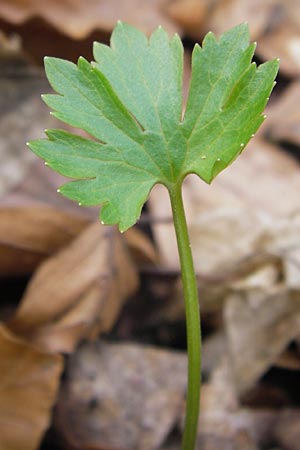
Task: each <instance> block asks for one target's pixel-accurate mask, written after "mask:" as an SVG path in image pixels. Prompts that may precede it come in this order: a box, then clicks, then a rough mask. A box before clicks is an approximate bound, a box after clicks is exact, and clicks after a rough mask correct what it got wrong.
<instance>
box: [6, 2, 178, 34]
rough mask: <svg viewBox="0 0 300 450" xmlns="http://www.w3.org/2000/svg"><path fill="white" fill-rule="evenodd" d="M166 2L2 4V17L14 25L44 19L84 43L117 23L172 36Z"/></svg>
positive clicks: (172, 28)
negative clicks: (97, 30)
mask: <svg viewBox="0 0 300 450" xmlns="http://www.w3.org/2000/svg"><path fill="white" fill-rule="evenodd" d="M165 3H166V0H155V1H152V2H149V1H147V0H144V1H143V2H141V1H139V0H126V1H123V2H119V1H118V0H87V1H85V2H84V3H82V2H81V1H80V0H64V1H57V0H48V1H47V3H46V4H45V2H43V4H42V3H41V2H39V1H38V0H2V1H1V3H0V17H1V18H2V19H4V20H6V21H7V22H11V23H14V24H20V23H24V22H25V21H28V20H29V19H30V18H32V17H38V18H42V19H43V20H45V21H46V22H48V23H50V24H51V25H52V26H54V27H56V28H57V29H58V30H60V31H61V32H62V33H65V34H67V35H68V36H71V37H72V38H74V39H82V38H84V37H86V36H88V35H89V34H90V33H91V32H92V31H94V30H96V29H100V30H102V31H108V32H111V30H112V29H113V27H114V25H115V23H116V22H117V20H123V21H125V22H128V23H130V24H132V25H136V26H138V27H139V28H141V29H142V30H143V31H144V32H147V33H150V32H151V31H153V29H154V28H156V27H157V26H158V25H162V26H163V27H164V28H166V29H167V30H169V31H170V32H173V31H175V28H176V27H175V25H174V24H173V23H172V21H171V20H170V19H169V18H168V17H167V16H165V15H164V13H163V6H164V4H165Z"/></svg>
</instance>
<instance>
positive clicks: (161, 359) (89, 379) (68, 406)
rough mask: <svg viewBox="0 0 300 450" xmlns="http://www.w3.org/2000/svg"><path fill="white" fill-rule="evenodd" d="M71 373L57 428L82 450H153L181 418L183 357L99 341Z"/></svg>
mask: <svg viewBox="0 0 300 450" xmlns="http://www.w3.org/2000/svg"><path fill="white" fill-rule="evenodd" d="M66 373H67V376H66V381H65V382H64V383H63V385H62V389H61V394H60V396H59V403H58V414H57V428H58V430H59V431H60V433H62V435H63V436H64V438H65V439H66V441H67V442H68V443H69V444H70V445H74V443H76V446H77V448H87V449H94V450H97V449H99V450H100V449H101V450H108V449H110V450H112V449H118V450H122V449H124V450H128V449H130V450H133V449H139V450H150V449H151V450H154V449H156V448H158V447H159V446H160V445H161V444H162V442H163V441H164V439H165V438H166V436H167V435H168V433H169V432H170V430H171V429H172V428H173V426H174V424H175V423H176V422H177V420H178V418H179V415H180V411H181V407H182V405H183V402H184V391H185V384H186V356H185V355H184V354H180V353H176V352H170V351H166V350H158V349H155V348H151V347H143V346H139V345H135V344H111V343H104V342H101V343H99V342H98V343H95V344H87V345H84V346H81V347H80V349H79V351H78V352H77V353H76V354H74V355H73V356H71V358H70V360H69V362H68V365H67V372H66Z"/></svg>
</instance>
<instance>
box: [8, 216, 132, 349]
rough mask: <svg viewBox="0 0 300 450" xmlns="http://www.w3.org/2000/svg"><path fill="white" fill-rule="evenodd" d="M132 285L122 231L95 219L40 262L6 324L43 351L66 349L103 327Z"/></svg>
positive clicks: (107, 323) (111, 317) (116, 311)
mask: <svg viewBox="0 0 300 450" xmlns="http://www.w3.org/2000/svg"><path fill="white" fill-rule="evenodd" d="M136 287H137V274H136V269H135V266H134V265H133V263H132V261H131V259H130V257H129V256H128V251H127V249H126V246H125V245H124V242H123V239H122V237H121V236H120V235H119V233H118V232H117V230H116V229H115V228H112V227H102V226H101V225H100V224H99V223H98V222H97V223H95V224H92V225H90V226H89V227H87V228H86V229H85V230H84V231H83V232H82V233H81V234H80V235H79V236H78V237H77V238H76V239H74V240H73V241H72V242H71V243H70V244H69V245H67V246H65V247H64V248H63V249H62V250H61V251H60V252H58V253H56V254H55V255H54V256H52V257H50V258H49V259H47V260H46V261H45V262H44V263H43V264H41V266H40V267H39V269H38V270H37V272H36V274H35V275H34V277H33V278H32V280H31V282H30V283H29V285H28V287H27V290H26V292H25V294H24V296H23V299H22V302H21V304H20V306H19V308H18V310H17V312H16V314H15V317H13V318H12V320H11V321H10V322H9V326H10V328H11V329H12V330H13V331H14V332H15V333H17V334H21V335H22V336H24V337H25V338H26V340H28V341H31V342H33V343H35V344H37V345H39V346H40V347H41V348H43V349H47V351H51V352H59V351H62V352H69V351H72V350H73V349H74V347H75V346H76V345H77V343H78V342H79V341H80V340H81V339H83V338H85V337H88V336H90V335H92V336H94V335H95V334H97V333H99V332H100V331H107V330H108V329H109V328H110V327H111V326H112V325H113V323H114V321H115V320H116V318H117V316H118V314H119V312H120V309H121V307H122V305H123V302H124V300H125V298H126V297H128V295H130V294H131V293H132V292H134V290H135V289H136Z"/></svg>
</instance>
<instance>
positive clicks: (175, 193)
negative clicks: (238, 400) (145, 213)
mask: <svg viewBox="0 0 300 450" xmlns="http://www.w3.org/2000/svg"><path fill="white" fill-rule="evenodd" d="M169 194H170V199H171V206H172V213H173V221H174V226H175V232H176V239H177V246H178V252H179V258H180V265H181V277H182V283H183V292H184V301H185V314H186V329H187V350H188V388H187V402H186V416H185V427H184V433H183V440H182V450H193V449H194V448H195V442H196V437H197V425H198V416H199V400H200V387H201V328H200V311H199V302H198V290H197V281H196V275H195V269H194V263H193V257H192V252H191V245H190V241H189V235H188V229H187V223H186V218H185V212H184V207H183V201H182V193H181V185H179V186H176V187H174V188H169Z"/></svg>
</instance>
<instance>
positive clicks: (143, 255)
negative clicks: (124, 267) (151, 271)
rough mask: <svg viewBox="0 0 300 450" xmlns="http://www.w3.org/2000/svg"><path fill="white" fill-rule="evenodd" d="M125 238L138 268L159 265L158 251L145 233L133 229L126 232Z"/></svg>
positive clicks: (135, 228)
mask: <svg viewBox="0 0 300 450" xmlns="http://www.w3.org/2000/svg"><path fill="white" fill-rule="evenodd" d="M124 237H125V240H126V242H127V245H128V247H129V250H130V252H131V254H132V257H133V259H134V261H135V262H136V264H137V265H138V267H140V266H141V265H147V264H149V265H154V264H157V263H158V254H157V250H156V249H155V248H154V246H153V244H152V242H151V241H150V239H149V238H148V237H147V236H146V234H145V233H143V232H142V231H140V230H139V229H138V228H137V227H133V228H130V229H129V230H127V231H126V233H125V234H124Z"/></svg>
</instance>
